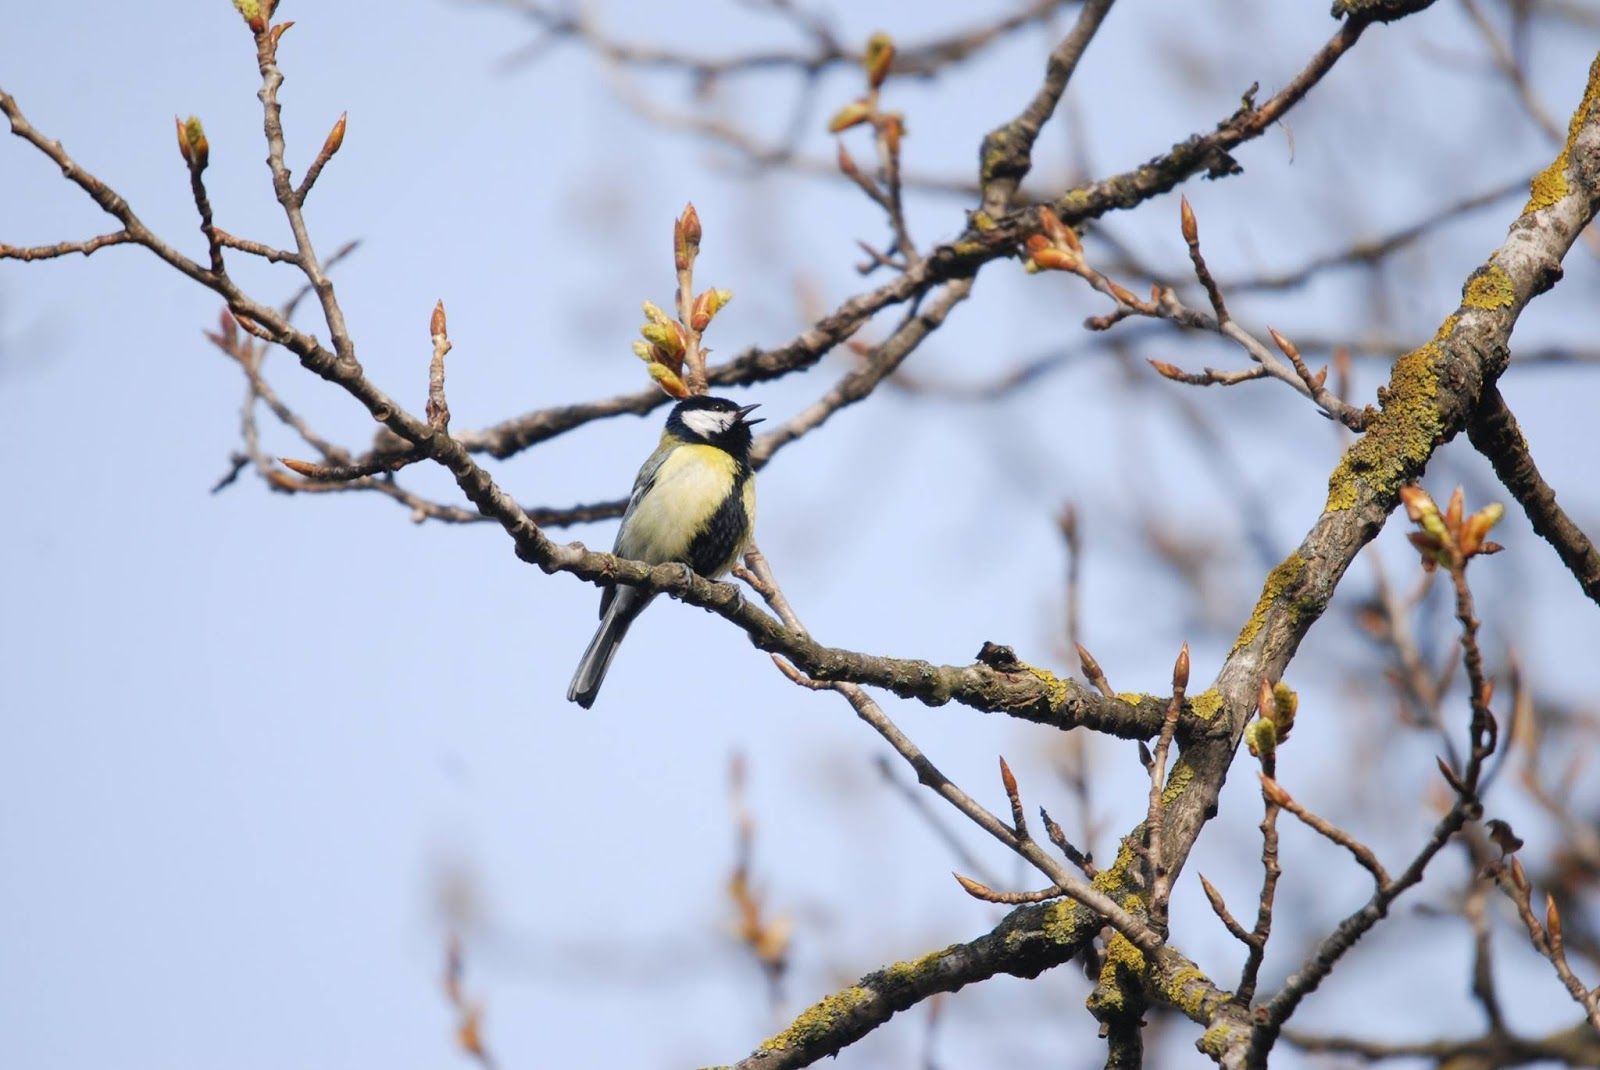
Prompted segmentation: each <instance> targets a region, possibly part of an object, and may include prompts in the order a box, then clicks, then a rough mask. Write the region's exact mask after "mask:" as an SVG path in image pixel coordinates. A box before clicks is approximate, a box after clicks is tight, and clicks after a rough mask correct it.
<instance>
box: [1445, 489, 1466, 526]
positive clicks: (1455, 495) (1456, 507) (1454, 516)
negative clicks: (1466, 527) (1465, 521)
mask: <svg viewBox="0 0 1600 1070" xmlns="http://www.w3.org/2000/svg"><path fill="white" fill-rule="evenodd" d="M1466 511H1467V496H1466V492H1465V491H1463V490H1462V489H1461V488H1460V487H1457V488H1456V489H1455V490H1453V491H1451V492H1450V504H1449V505H1447V506H1445V510H1444V525H1445V527H1446V528H1447V529H1449V530H1450V531H1452V532H1456V531H1460V530H1461V517H1462V515H1463V514H1464V513H1465V512H1466Z"/></svg>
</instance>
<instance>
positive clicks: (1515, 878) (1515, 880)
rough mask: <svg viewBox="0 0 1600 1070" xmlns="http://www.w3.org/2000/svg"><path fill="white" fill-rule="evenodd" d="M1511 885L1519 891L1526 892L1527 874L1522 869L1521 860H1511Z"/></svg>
mask: <svg viewBox="0 0 1600 1070" xmlns="http://www.w3.org/2000/svg"><path fill="white" fill-rule="evenodd" d="M1511 883H1512V884H1515V885H1516V886H1517V888H1518V889H1519V890H1521V891H1524V892H1525V891H1527V890H1528V874H1527V871H1525V870H1524V869H1523V868H1522V860H1521V859H1517V858H1513V859H1512V860H1511Z"/></svg>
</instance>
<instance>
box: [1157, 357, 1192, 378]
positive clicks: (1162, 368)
mask: <svg viewBox="0 0 1600 1070" xmlns="http://www.w3.org/2000/svg"><path fill="white" fill-rule="evenodd" d="M1150 367H1152V368H1154V369H1155V370H1156V371H1158V372H1160V373H1161V374H1162V375H1163V376H1165V377H1166V378H1168V379H1172V380H1175V381H1177V382H1180V383H1181V382H1184V381H1185V380H1186V379H1187V378H1188V376H1187V375H1186V374H1185V373H1184V371H1183V369H1182V368H1180V367H1178V366H1177V365H1176V364H1168V363H1167V362H1166V361H1164V360H1151V361H1150Z"/></svg>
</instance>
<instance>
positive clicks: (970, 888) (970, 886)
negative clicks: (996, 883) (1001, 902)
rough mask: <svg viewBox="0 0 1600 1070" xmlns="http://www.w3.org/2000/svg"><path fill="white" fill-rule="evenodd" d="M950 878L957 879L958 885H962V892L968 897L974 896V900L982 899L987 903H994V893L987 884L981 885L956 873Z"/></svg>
mask: <svg viewBox="0 0 1600 1070" xmlns="http://www.w3.org/2000/svg"><path fill="white" fill-rule="evenodd" d="M950 876H952V877H954V878H955V879H956V883H957V884H959V885H961V888H962V890H963V891H965V892H966V893H967V894H968V895H970V896H972V898H974V899H982V900H984V901H985V902H993V901H994V892H993V890H992V889H990V887H989V886H988V885H987V884H980V883H978V882H977V881H975V880H973V879H972V878H971V877H964V876H962V875H961V874H959V873H955V872H952V873H951V874H950Z"/></svg>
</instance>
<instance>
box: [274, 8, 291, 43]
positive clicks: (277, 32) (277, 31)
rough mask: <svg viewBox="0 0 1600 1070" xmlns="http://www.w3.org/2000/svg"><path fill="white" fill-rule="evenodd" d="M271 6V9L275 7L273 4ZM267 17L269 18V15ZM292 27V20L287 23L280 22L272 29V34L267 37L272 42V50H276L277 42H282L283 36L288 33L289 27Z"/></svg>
mask: <svg viewBox="0 0 1600 1070" xmlns="http://www.w3.org/2000/svg"><path fill="white" fill-rule="evenodd" d="M272 6H273V7H277V5H276V4H274V5H272ZM269 17H270V15H269ZM293 25H294V20H293V19H290V20H289V21H288V22H280V23H278V24H277V25H276V26H274V27H273V28H272V33H271V34H270V35H269V36H270V38H271V40H272V47H273V49H274V50H276V49H277V47H278V42H279V41H281V40H283V35H284V34H286V33H288V32H289V27H291V26H293Z"/></svg>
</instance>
